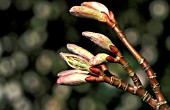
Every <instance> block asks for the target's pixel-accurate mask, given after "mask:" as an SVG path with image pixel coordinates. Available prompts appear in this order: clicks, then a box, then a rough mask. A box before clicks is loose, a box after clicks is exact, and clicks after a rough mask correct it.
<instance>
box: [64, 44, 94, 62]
mask: <svg viewBox="0 0 170 110" xmlns="http://www.w3.org/2000/svg"><path fill="white" fill-rule="evenodd" d="M67 48H68V49H69V50H70V51H71V52H73V53H75V54H77V55H80V56H82V57H84V58H86V59H87V60H89V59H91V58H92V57H93V56H94V55H93V54H92V53H90V52H89V51H87V50H86V49H84V48H82V47H80V46H77V45H75V44H67Z"/></svg>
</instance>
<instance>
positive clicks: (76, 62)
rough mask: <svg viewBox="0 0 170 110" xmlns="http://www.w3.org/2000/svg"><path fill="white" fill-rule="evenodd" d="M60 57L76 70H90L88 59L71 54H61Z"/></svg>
mask: <svg viewBox="0 0 170 110" xmlns="http://www.w3.org/2000/svg"><path fill="white" fill-rule="evenodd" d="M60 56H61V57H62V58H63V59H64V60H65V61H66V63H67V64H68V65H69V66H70V67H72V68H75V69H80V70H87V71H88V70H89V68H90V64H89V62H88V61H87V59H85V58H83V57H81V56H78V55H75V54H70V53H63V52H61V53H60Z"/></svg>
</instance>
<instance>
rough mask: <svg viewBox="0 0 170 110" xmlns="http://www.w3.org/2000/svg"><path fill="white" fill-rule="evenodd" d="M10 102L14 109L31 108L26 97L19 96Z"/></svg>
mask: <svg viewBox="0 0 170 110" xmlns="http://www.w3.org/2000/svg"><path fill="white" fill-rule="evenodd" d="M12 104H13V107H14V109H15V110H32V104H31V102H30V100H28V99H27V98H26V97H21V98H19V99H17V100H15V101H14V102H13V103H12Z"/></svg>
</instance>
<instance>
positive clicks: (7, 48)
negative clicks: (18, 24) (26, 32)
mask: <svg viewBox="0 0 170 110" xmlns="http://www.w3.org/2000/svg"><path fill="white" fill-rule="evenodd" d="M16 36H17V35H16V34H8V35H5V36H3V37H2V38H1V43H2V47H3V50H4V52H12V51H13V49H14V48H15V46H16V43H17V37H16Z"/></svg>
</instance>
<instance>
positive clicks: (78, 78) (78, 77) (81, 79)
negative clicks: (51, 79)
mask: <svg viewBox="0 0 170 110" xmlns="http://www.w3.org/2000/svg"><path fill="white" fill-rule="evenodd" d="M89 76H90V75H86V74H80V73H76V74H69V75H64V76H61V77H59V78H58V79H57V84H60V85H80V84H83V83H86V82H87V81H86V80H85V79H86V78H87V77H89Z"/></svg>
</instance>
